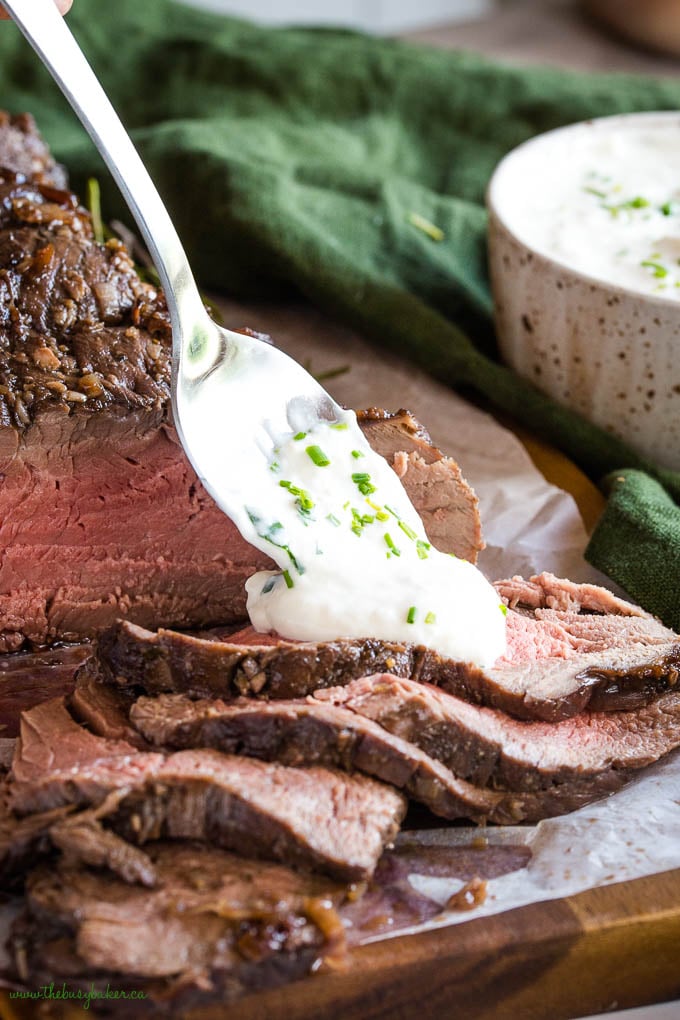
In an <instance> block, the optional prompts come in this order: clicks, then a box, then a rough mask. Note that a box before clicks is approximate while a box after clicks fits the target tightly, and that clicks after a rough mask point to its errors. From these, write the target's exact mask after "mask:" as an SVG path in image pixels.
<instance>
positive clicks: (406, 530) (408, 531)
mask: <svg viewBox="0 0 680 1020" xmlns="http://www.w3.org/2000/svg"><path fill="white" fill-rule="evenodd" d="M399 527H400V528H401V530H402V531H403V532H404V534H405V535H406V537H407V538H410V539H411V541H412V542H413V541H414V539H415V537H416V533H415V531H414V530H413V528H411V527H409V525H408V524H407V523H406V521H399Z"/></svg>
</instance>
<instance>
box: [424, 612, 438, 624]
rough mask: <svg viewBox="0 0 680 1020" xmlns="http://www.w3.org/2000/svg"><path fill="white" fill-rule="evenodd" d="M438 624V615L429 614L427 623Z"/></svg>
mask: <svg viewBox="0 0 680 1020" xmlns="http://www.w3.org/2000/svg"><path fill="white" fill-rule="evenodd" d="M436 622H437V614H436V613H428V614H427V616H426V617H425V623H436Z"/></svg>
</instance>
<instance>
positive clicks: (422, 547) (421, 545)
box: [416, 538, 430, 560]
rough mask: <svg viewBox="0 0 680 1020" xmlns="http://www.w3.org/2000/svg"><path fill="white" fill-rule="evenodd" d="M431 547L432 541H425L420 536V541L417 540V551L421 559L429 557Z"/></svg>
mask: <svg viewBox="0 0 680 1020" xmlns="http://www.w3.org/2000/svg"><path fill="white" fill-rule="evenodd" d="M429 549H430V543H429V542H423V540H422V539H421V538H419V539H418V541H417V542H416V552H417V553H418V556H419V557H420V559H421V560H426V559H427V554H428V551H429Z"/></svg>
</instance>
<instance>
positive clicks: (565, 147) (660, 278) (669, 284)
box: [494, 114, 680, 301]
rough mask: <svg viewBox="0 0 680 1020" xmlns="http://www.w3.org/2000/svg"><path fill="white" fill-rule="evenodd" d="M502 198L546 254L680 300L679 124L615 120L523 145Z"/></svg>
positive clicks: (651, 118)
mask: <svg viewBox="0 0 680 1020" xmlns="http://www.w3.org/2000/svg"><path fill="white" fill-rule="evenodd" d="M494 199H495V201H496V204H497V207H498V208H499V211H500V212H501V215H502V218H503V219H504V220H505V222H506V223H507V225H508V226H509V227H510V229H511V230H512V231H513V232H514V233H515V234H517V236H518V237H520V239H521V240H523V241H525V242H527V243H529V244H531V245H532V246H533V247H535V248H536V249H537V250H538V251H539V252H541V253H542V254H545V255H549V256H551V257H553V258H555V259H557V260H558V261H559V262H563V263H565V264H567V265H568V266H570V267H573V268H574V269H577V270H579V271H581V272H583V273H587V274H589V275H591V276H593V277H595V278H597V279H599V280H602V281H604V282H607V283H613V284H617V285H619V286H622V287H627V288H630V289H632V290H635V291H638V292H641V293H645V294H650V293H651V294H658V295H661V296H663V297H665V298H673V299H675V300H678V301H680V118H678V117H677V116H673V115H671V116H669V115H656V114H651V115H648V116H636V115H631V116H630V117H614V118H605V119H603V120H599V121H594V122H592V123H589V124H583V125H576V126H575V127H573V128H567V129H564V130H560V131H556V132H551V133H549V134H546V135H543V136H541V137H539V138H538V139H536V140H534V141H532V142H529V143H528V144H527V145H526V146H523V147H520V148H519V149H517V150H516V152H515V153H513V154H512V155H511V156H510V157H509V158H508V162H507V164H506V173H505V175H504V177H503V180H502V181H500V180H499V187H498V189H497V190H496V192H495V193H494Z"/></svg>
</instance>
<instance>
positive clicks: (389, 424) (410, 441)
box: [359, 408, 484, 563]
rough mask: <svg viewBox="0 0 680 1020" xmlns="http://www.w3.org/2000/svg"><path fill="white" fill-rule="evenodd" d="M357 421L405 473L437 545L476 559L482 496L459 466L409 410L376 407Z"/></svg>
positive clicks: (401, 474) (403, 476) (481, 545)
mask: <svg viewBox="0 0 680 1020" xmlns="http://www.w3.org/2000/svg"><path fill="white" fill-rule="evenodd" d="M359 422H360V424H361V426H362V428H363V430H364V434H365V436H366V438H367V439H368V441H369V443H370V444H371V446H372V447H373V449H374V450H375V451H376V453H379V454H381V455H382V456H383V457H384V458H385V460H386V461H387V462H388V463H389V464H391V466H392V467H393V468H394V470H395V471H396V473H397V474H398V475H399V477H400V478H401V481H402V484H403V485H404V487H405V489H406V491H407V492H408V494H409V497H410V499H411V502H412V503H413V504H414V506H415V507H416V508H417V509H418V513H419V514H420V516H421V519H422V521H423V524H424V526H425V531H426V532H427V536H428V538H429V539H430V541H431V542H432V544H433V545H434V546H436V547H437V549H442V550H443V551H444V552H450V553H453V554H454V555H455V556H458V557H459V558H460V559H463V560H470V562H471V563H474V562H475V561H476V559H477V553H478V552H479V551H480V549H483V548H484V542H483V540H482V529H481V523H480V519H479V510H478V500H477V497H476V496H475V494H474V492H473V491H472V489H471V488H470V487H469V485H468V484H467V482H466V481H465V479H464V478H463V476H462V474H461V471H460V468H459V467H458V465H457V464H456V462H455V461H454V460H452V459H451V458H450V457H445V456H444V455H443V454H442V452H441V451H440V450H438V449H437V447H436V446H434V445H433V443H432V440H431V439H430V436H429V434H428V432H427V430H426V429H425V428H424V427H423V426H422V425H421V424H420V422H418V421H416V419H415V418H414V417H413V415H412V414H410V413H409V412H408V411H405V410H401V411H398V412H397V413H396V414H389V413H388V412H386V411H382V410H379V409H377V408H372V409H371V410H370V411H364V412H361V413H360V415H359Z"/></svg>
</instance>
